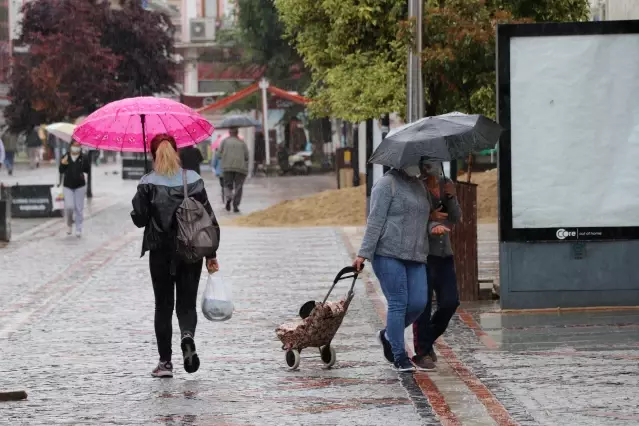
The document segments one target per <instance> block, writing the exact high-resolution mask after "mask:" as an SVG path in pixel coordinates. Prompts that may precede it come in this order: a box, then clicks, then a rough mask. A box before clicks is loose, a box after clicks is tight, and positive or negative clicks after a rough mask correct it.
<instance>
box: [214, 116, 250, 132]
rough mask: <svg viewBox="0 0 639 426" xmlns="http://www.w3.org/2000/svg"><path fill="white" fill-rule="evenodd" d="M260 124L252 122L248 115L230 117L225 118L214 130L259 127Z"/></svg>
mask: <svg viewBox="0 0 639 426" xmlns="http://www.w3.org/2000/svg"><path fill="white" fill-rule="evenodd" d="M259 125H260V123H259V122H258V121H256V120H253V119H252V118H251V117H249V116H248V115H232V116H230V117H226V118H225V119H224V120H222V122H221V123H220V125H219V126H215V128H216V129H233V128H239V127H256V126H259Z"/></svg>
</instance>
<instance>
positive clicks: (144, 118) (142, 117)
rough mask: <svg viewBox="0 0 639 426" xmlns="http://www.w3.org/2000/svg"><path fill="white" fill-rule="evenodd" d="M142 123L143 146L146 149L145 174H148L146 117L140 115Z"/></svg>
mask: <svg viewBox="0 0 639 426" xmlns="http://www.w3.org/2000/svg"><path fill="white" fill-rule="evenodd" d="M140 122H141V123H142V146H143V147H144V174H147V173H149V166H148V161H147V156H146V115H144V114H140Z"/></svg>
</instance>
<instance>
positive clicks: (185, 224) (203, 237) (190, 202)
mask: <svg viewBox="0 0 639 426" xmlns="http://www.w3.org/2000/svg"><path fill="white" fill-rule="evenodd" d="M182 182H183V184H184V201H182V204H180V207H178V209H177V211H176V212H175V223H176V225H177V235H176V239H177V252H178V255H179V256H180V257H181V258H182V259H183V260H184V261H185V262H188V263H195V262H197V261H199V260H202V259H203V258H205V257H211V256H213V254H215V252H216V251H217V248H218V246H219V241H218V237H217V232H216V230H215V227H214V226H213V222H212V221H211V217H210V216H209V214H208V213H207V212H206V209H205V208H204V206H203V205H202V203H200V202H199V201H197V200H195V199H193V198H191V197H189V189H188V186H187V184H186V170H183V171H182Z"/></svg>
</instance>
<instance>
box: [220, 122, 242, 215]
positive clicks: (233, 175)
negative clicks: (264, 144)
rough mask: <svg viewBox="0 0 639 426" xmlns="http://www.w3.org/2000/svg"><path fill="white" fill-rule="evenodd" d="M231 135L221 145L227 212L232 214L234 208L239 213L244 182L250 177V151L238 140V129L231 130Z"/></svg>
mask: <svg viewBox="0 0 639 426" xmlns="http://www.w3.org/2000/svg"><path fill="white" fill-rule="evenodd" d="M229 135H230V136H229V137H228V138H226V139H224V140H223V141H222V143H221V144H220V156H221V158H222V172H223V173H224V185H225V187H226V188H225V191H224V192H225V195H226V211H228V212H230V211H231V206H233V211H234V212H235V213H239V212H240V203H241V202H242V191H243V187H244V181H245V180H246V176H247V175H248V160H249V151H248V147H247V146H246V144H245V143H244V141H242V140H241V139H240V138H238V135H239V132H238V129H236V128H234V129H230V130H229Z"/></svg>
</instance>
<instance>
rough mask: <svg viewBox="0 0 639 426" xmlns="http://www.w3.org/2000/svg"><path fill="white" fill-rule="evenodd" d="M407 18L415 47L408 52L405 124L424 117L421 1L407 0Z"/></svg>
mask: <svg viewBox="0 0 639 426" xmlns="http://www.w3.org/2000/svg"><path fill="white" fill-rule="evenodd" d="M408 17H409V19H414V20H415V45H414V46H412V47H411V49H410V50H409V52H408V76H407V81H406V95H407V98H406V100H407V111H406V122H408V123H412V122H413V121H417V120H419V119H420V118H422V117H423V116H424V83H423V81H422V60H421V53H422V31H423V23H422V21H423V5H422V0H408Z"/></svg>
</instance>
